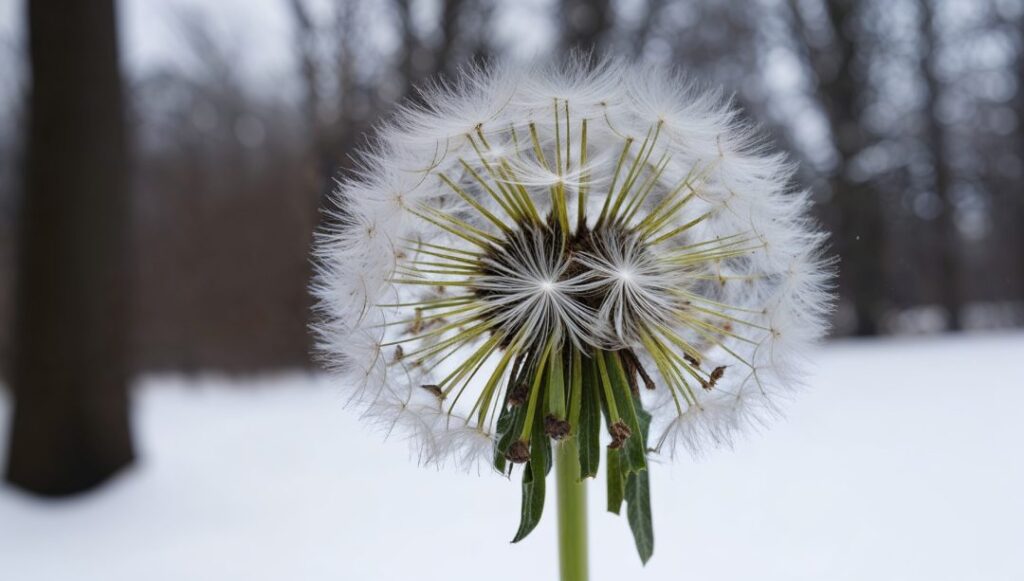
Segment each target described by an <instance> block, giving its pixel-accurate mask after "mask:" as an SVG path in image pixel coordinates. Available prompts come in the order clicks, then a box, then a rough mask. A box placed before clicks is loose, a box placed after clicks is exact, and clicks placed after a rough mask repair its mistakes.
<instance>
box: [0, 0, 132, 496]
mask: <svg viewBox="0 0 1024 581" xmlns="http://www.w3.org/2000/svg"><path fill="white" fill-rule="evenodd" d="M28 33H29V53H30V57H31V72H32V89H31V97H30V121H29V127H30V129H29V142H28V153H27V157H28V160H27V166H28V169H27V177H26V183H27V187H26V195H25V197H24V200H23V203H22V211H21V221H20V224H21V237H20V240H21V242H20V246H19V278H18V286H17V291H16V301H17V315H16V322H15V326H16V329H15V337H16V346H15V357H14V364H13V370H12V381H11V383H12V386H13V388H14V396H15V405H14V421H13V425H12V431H11V441H10V455H9V465H8V472H7V478H8V479H9V480H10V481H11V482H12V483H14V484H15V485H17V486H20V487H23V488H25V489H27V490H30V491H32V492H36V493H40V494H46V495H65V494H71V493H75V492H79V491H82V490H86V489H88V488H91V487H93V486H95V485H97V484H99V483H101V482H103V481H104V480H106V479H107V478H108V477H110V476H111V475H112V474H114V473H116V472H117V471H118V470H120V469H121V468H123V467H124V466H126V465H128V464H129V463H130V462H131V461H132V458H133V448H132V439H131V433H130V429H129V418H128V394H127V383H128V362H127V360H126V355H125V354H126V350H125V339H126V331H127V325H126V303H127V298H128V293H127V288H126V286H127V285H126V279H127V273H126V270H127V268H126V267H127V255H126V253H127V244H126V238H127V229H128V216H129V199H128V189H127V182H126V143H125V141H126V139H125V122H124V113H123V107H122V86H121V77H120V73H119V68H118V51H117V28H116V23H115V9H114V1H113V0H90V1H86V0H78V1H72V2H68V1H59V0H33V1H32V2H30V3H29V4H28Z"/></svg>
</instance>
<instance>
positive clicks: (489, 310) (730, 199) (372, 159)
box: [312, 57, 831, 469]
mask: <svg viewBox="0 0 1024 581" xmlns="http://www.w3.org/2000/svg"><path fill="white" fill-rule="evenodd" d="M357 159H358V162H359V168H358V169H357V170H356V171H355V172H354V173H353V174H352V175H350V176H349V177H347V178H346V179H344V180H342V181H341V182H340V183H339V184H338V187H337V189H336V191H335V192H334V195H333V197H332V199H333V201H334V203H335V207H336V209H335V210H334V211H332V212H331V213H330V214H329V217H328V220H327V222H328V225H327V226H325V227H324V228H323V229H322V231H321V232H320V233H319V234H318V237H317V241H316V247H315V250H314V256H315V258H316V277H315V281H314V283H313V287H312V292H313V294H314V296H315V297H316V300H317V312H318V314H319V322H318V324H317V325H316V327H315V329H316V331H317V335H318V343H317V348H318V351H319V353H320V354H321V357H322V358H323V359H324V360H325V362H326V363H327V364H328V366H329V367H330V368H332V369H336V370H338V372H339V373H341V374H342V376H343V380H342V381H341V382H339V383H340V385H342V386H344V389H346V390H348V394H349V400H350V401H351V405H353V406H355V407H357V408H359V409H360V410H362V412H363V413H364V415H365V416H366V417H367V419H368V420H369V421H370V422H371V423H372V424H373V425H376V426H378V427H380V428H381V429H382V430H383V431H385V432H386V433H388V434H390V435H392V437H395V436H396V434H401V436H400V437H403V438H405V437H407V438H408V439H409V441H410V442H411V443H412V447H413V450H414V452H415V453H416V455H417V457H419V458H420V460H421V461H423V462H425V463H430V464H435V465H453V466H458V467H462V468H469V469H473V468H479V467H480V466H481V465H484V464H488V463H491V462H497V463H498V464H500V463H501V457H502V454H496V450H497V448H498V447H499V446H500V444H499V440H500V439H501V438H500V437H501V435H502V432H501V430H503V429H504V430H508V426H507V425H504V424H503V425H502V426H499V424H500V423H501V422H500V420H501V418H502V417H506V418H507V417H511V416H509V414H512V413H513V411H514V410H516V409H519V407H518V406H524V407H523V410H524V413H525V410H526V409H533V410H535V411H533V412H530V413H534V414H535V415H537V417H538V418H542V419H543V418H545V417H546V416H547V417H550V418H554V419H555V420H557V421H550V422H548V423H549V424H550V425H551V426H554V427H558V428H559V430H568V432H569V434H571V435H575V430H576V429H577V428H578V425H577V424H574V423H573V421H574V420H573V418H572V417H571V415H572V412H571V409H572V403H573V402H574V401H576V399H575V398H594V399H593V400H592V401H594V402H596V403H594V405H606V404H604V403H601V402H605V401H606V399H607V394H605V393H604V392H602V389H603V388H607V389H609V390H614V389H624V388H623V385H624V384H621V383H616V381H618V378H622V380H624V381H626V384H628V385H627V387H628V389H629V390H631V392H632V393H633V394H635V397H636V402H637V403H636V405H637V406H639V407H640V408H642V409H643V410H646V412H649V413H650V414H651V416H652V423H651V427H650V435H649V436H643V437H646V438H648V444H649V446H648V447H651V448H656V449H657V450H659V451H661V452H663V453H665V454H666V455H667V456H671V455H672V454H673V453H674V452H675V451H677V450H688V451H690V452H693V453H699V452H701V451H703V450H706V449H708V448H712V447H715V446H719V445H729V444H730V443H731V442H732V441H733V438H734V436H735V435H736V434H737V433H740V432H742V431H744V430H746V429H750V428H752V427H753V428H759V427H763V426H764V425H765V424H766V423H767V421H768V420H770V419H771V418H773V417H775V416H776V415H777V414H778V402H779V400H780V398H784V397H785V396H786V394H787V393H788V392H790V391H791V390H792V388H793V387H794V386H798V385H800V384H801V382H802V381H803V378H804V376H805V371H804V370H805V368H806V363H807V353H808V349H809V348H810V346H812V345H813V344H814V343H815V342H816V341H817V340H818V339H819V338H820V337H821V336H822V334H823V333H824V330H825V321H826V318H827V315H828V312H829V309H830V308H831V295H830V290H829V285H830V280H831V278H830V277H831V274H830V271H829V268H828V261H827V260H825V259H824V258H823V255H822V251H821V247H822V244H823V237H822V235H821V234H820V233H819V232H818V230H817V228H816V227H815V226H814V224H813V223H812V222H811V221H810V219H809V218H808V208H809V204H810V198H809V196H808V194H807V193H806V192H799V191H794V190H793V189H792V188H791V186H790V180H791V177H792V174H793V167H792V164H790V163H788V162H787V161H786V159H785V157H784V156H783V155H781V154H777V153H774V152H772V151H771V150H770V147H769V145H768V144H767V143H766V142H765V141H764V140H763V139H762V137H761V135H760V134H759V133H758V132H757V131H756V130H755V128H753V127H751V126H749V125H748V124H746V123H745V122H743V121H741V119H740V116H739V115H738V114H737V112H736V110H735V108H733V106H732V105H731V103H729V101H728V100H726V99H724V98H723V97H722V96H721V94H720V92H716V91H705V90H702V89H700V88H699V87H697V86H696V85H694V84H692V83H689V82H688V81H687V80H686V79H685V78H684V77H682V76H681V75H679V74H678V73H676V72H674V71H669V70H666V69H664V68H661V67H657V66H645V65H638V64H636V63H633V62H629V61H625V60H617V59H606V60H597V61H590V60H587V59H586V58H583V57H573V58H570V59H569V60H567V61H564V62H558V63H543V64H537V65H529V66H516V65H511V64H498V65H496V66H494V67H491V68H487V69H485V68H479V67H471V68H468V69H466V70H464V71H462V72H461V73H460V74H459V75H457V76H456V77H455V78H454V79H453V80H451V81H449V82H444V83H442V82H438V83H435V84H433V85H430V86H428V87H427V88H426V89H424V91H423V92H422V95H421V98H420V99H419V100H417V104H409V105H405V106H403V107H402V108H401V109H400V110H399V111H398V113H397V114H396V115H395V116H394V117H393V118H392V119H390V120H389V121H387V122H386V123H385V124H384V125H382V126H381V127H380V128H379V129H378V131H377V133H376V136H375V138H374V139H373V140H372V142H371V143H370V144H369V145H368V147H367V148H366V149H365V151H363V152H361V153H360V154H359V155H358V158H357ZM599 362H600V363H601V364H602V365H603V364H607V368H606V369H604V375H602V373H600V369H598V368H599V367H600V365H599V364H598V363H599ZM588 366H589V367H588ZM557 373H560V374H562V376H560V377H561V379H560V380H558V381H555V383H552V377H553V375H552V374H557ZM577 377H585V378H586V380H585V381H574V378H577ZM606 381H607V382H610V383H607V384H606ZM550 385H561V387H562V389H564V390H565V394H564V396H565V397H564V398H562V399H563V400H564V401H562V404H561V405H562V406H563V407H559V406H560V404H559V401H560V400H559V398H551V397H549V396H548V395H539V393H540V392H541V391H543V390H548V389H552V388H551V387H549V386H550ZM544 393H545V394H547V392H546V391H544ZM609 393H611V392H609ZM625 397H627V399H629V398H632V397H634V396H631V395H626V396H625ZM531 398H532V399H533V401H534V404H533V407H532V408H530V406H529V402H530V400H531ZM563 408H564V409H563ZM638 409H639V408H638ZM536 410H540V411H536ZM605 411H610V410H605ZM516 413H519V412H516ZM543 423H544V422H542V421H538V422H537V425H541V424H543ZM523 426H525V427H522V434H521V435H518V434H513V436H515V437H509V438H506V445H507V444H508V442H518V445H519V448H518V450H519V452H522V451H523V450H528V449H530V444H529V439H530V430H531V425H530V424H529V423H528V422H527V423H525V424H523ZM610 428H611V426H609V429H610ZM616 429H618V428H616ZM634 431H635V430H634ZM555 435H557V434H555ZM552 437H554V436H552ZM629 437H641V436H639V435H636V436H629ZM513 456H515V455H514V454H513ZM496 459H497V460H496Z"/></svg>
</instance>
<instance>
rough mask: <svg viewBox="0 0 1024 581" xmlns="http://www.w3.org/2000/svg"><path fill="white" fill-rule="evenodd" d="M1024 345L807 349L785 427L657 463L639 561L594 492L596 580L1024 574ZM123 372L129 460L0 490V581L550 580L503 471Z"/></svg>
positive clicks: (265, 389) (319, 383)
mask: <svg viewBox="0 0 1024 581" xmlns="http://www.w3.org/2000/svg"><path fill="white" fill-rule="evenodd" d="M1022 356H1024V334H1022V333H1020V332H1016V333H1004V334H989V335H967V336H963V337H959V338H940V339H921V338H915V339H889V340H883V341H875V342H856V341H844V342H838V343H833V344H830V345H829V346H827V347H824V348H822V349H821V351H820V353H819V354H818V355H817V357H816V360H817V361H818V362H819V363H818V365H819V370H818V373H817V374H816V376H815V378H814V380H813V382H812V383H813V384H814V385H815V388H814V389H812V390H810V391H807V392H806V393H803V394H801V395H800V397H798V398H797V399H796V400H795V401H794V402H792V404H791V405H789V406H788V419H787V420H784V421H782V422H780V423H778V424H776V425H775V426H773V427H772V428H771V429H769V430H767V431H766V432H764V433H762V434H757V435H754V436H752V437H749V438H747V439H745V440H743V441H741V442H740V443H739V444H737V446H736V447H735V449H734V450H732V451H729V450H723V451H719V452H717V453H714V454H711V455H709V456H708V457H707V458H704V459H702V460H699V461H693V460H691V459H689V458H683V459H678V460H677V461H676V462H673V463H672V464H664V465H658V466H655V467H654V471H653V474H652V485H653V491H652V495H653V500H654V511H655V513H654V514H655V533H656V546H655V553H654V558H653V559H652V561H651V562H650V563H649V564H648V566H647V567H646V570H645V571H644V570H642V568H641V566H640V564H639V561H638V559H637V557H636V554H635V551H634V549H633V546H632V540H631V537H630V535H629V532H628V526H627V523H626V521H625V519H624V518H620V517H615V516H612V515H609V514H606V513H604V512H602V505H603V503H604V494H603V492H602V490H601V486H600V485H598V486H592V487H591V490H592V494H591V497H590V501H591V504H592V507H591V511H592V512H591V515H592V517H591V518H592V520H591V523H592V541H591V542H592V555H591V566H592V569H593V575H592V578H593V579H594V580H595V581H601V580H612V579H634V578H636V579H649V580H654V579H677V578H679V579H695V580H699V579H716V580H733V579H736V580H740V579H743V580H748V579H758V580H774V579H778V580H786V581H794V580H803V579H808V580H809V579H814V580H826V579H827V580H829V581H840V580H857V581H861V580H864V579H872V580H873V581H885V580H917V579H920V580H928V581H940V580H957V581H960V580H963V579H984V580H987V581H996V580H1011V579H1013V580H1019V579H1022V578H1024V494H1022V492H1021V491H1024V460H1022V454H1021V443H1022V442H1024V422H1022V421H1021V419H1020V413H1021V409H1022V407H1024V389H1022V388H1024V366H1022V365H1021V358H1022ZM141 383H142V385H141V386H140V390H139V391H138V394H137V396H136V400H135V414H136V415H135V424H136V433H137V438H138V445H139V448H140V452H141V461H140V462H139V463H138V465H137V466H136V467H135V468H133V469H132V470H130V471H129V472H127V473H125V474H124V475H123V476H121V477H119V478H118V479H116V480H115V481H114V482H113V483H111V484H110V485H109V486H106V487H105V488H103V489H101V490H99V491H98V492H96V493H93V494H90V495H87V496H83V497H80V498H76V499H72V500H66V501H60V502H52V501H42V500H37V499H34V498H32V497H28V496H26V495H23V494H21V493H19V492H16V491H15V490H14V489H12V488H10V487H2V488H0V578H2V579H4V580H5V581H21V580H33V581H35V580H51V579H53V580H57V579H60V580H63V579H76V580H78V579H102V580H112V581H116V580H121V579H124V580H137V579H147V580H161V579H168V580H172V579H173V580H181V579H189V580H233V579H245V580H260V579H268V580H269V579H275V580H276V579H302V580H319V579H331V580H341V579H487V580H488V581H491V580H494V581H497V580H501V579H516V580H521V579H528V578H532V579H553V578H555V575H556V565H555V547H554V542H555V536H554V533H555V531H554V521H553V517H554V510H553V504H550V502H551V498H549V504H548V507H547V514H546V516H545V519H544V520H543V522H542V523H541V526H540V527H539V528H538V529H537V530H536V531H535V532H534V533H533V535H532V536H530V537H529V538H528V539H527V540H526V541H524V542H522V543H520V544H518V545H510V544H509V543H508V541H509V539H510V538H511V536H512V534H513V532H514V530H515V527H516V524H517V520H516V519H517V516H518V502H519V485H518V482H517V481H513V482H508V481H505V480H503V479H501V478H500V477H497V476H494V475H491V474H489V473H484V474H482V475H469V476H467V475H464V474H460V473H453V472H438V471H436V470H433V469H426V468H419V467H417V466H416V465H415V463H414V462H412V461H410V459H409V457H408V453H407V450H406V447H405V445H404V443H402V442H399V441H388V442H383V441H382V438H381V436H380V435H379V434H375V433H368V432H366V431H365V430H364V429H363V427H362V425H361V424H360V423H359V422H358V420H357V418H355V417H354V414H352V413H351V412H350V411H348V410H345V409H343V407H342V403H343V402H342V400H341V396H340V395H339V394H338V393H337V391H336V390H335V388H334V387H332V386H331V385H330V382H329V381H327V380H326V379H324V378H322V377H316V376H303V375H287V376H280V377H267V378H261V379H259V380H255V381H243V380H238V379H235V380H228V379H219V378H210V377H208V378H203V379H198V380H195V379H193V380H189V379H186V378H177V377H154V378H147V379H146V380H144V381H142V382H141ZM0 393H2V392H0ZM8 411H9V402H7V401H6V400H2V399H0V434H2V435H3V436H0V439H2V437H4V436H5V435H6V427H7V423H6V422H7V421H8V418H7V416H8ZM2 445H3V442H0V446H2Z"/></svg>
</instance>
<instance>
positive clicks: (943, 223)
mask: <svg viewBox="0 0 1024 581" xmlns="http://www.w3.org/2000/svg"><path fill="white" fill-rule="evenodd" d="M933 4H934V0H920V2H919V3H918V9H919V10H920V16H919V20H920V26H921V31H920V34H921V40H922V43H921V44H922V48H921V51H922V52H921V74H922V77H923V79H924V83H925V87H926V90H927V92H928V94H927V96H926V98H925V103H924V111H923V112H922V113H923V114H924V119H925V126H926V128H927V134H926V138H927V139H926V143H927V147H928V153H929V157H930V158H931V163H932V174H933V180H932V184H931V185H932V187H933V188H934V190H935V195H936V196H938V198H939V206H940V207H939V210H938V214H937V216H936V217H935V226H936V228H937V229H938V234H939V240H940V249H939V252H938V253H936V254H937V256H938V259H939V262H940V264H939V276H940V281H939V289H940V296H941V301H942V306H943V307H944V308H945V310H946V316H947V317H948V318H947V328H948V329H950V330H952V331H958V330H960V329H961V327H962V326H963V325H962V323H961V317H960V309H961V306H962V303H963V298H962V294H963V293H962V291H961V286H962V281H961V273H960V261H959V253H960V247H961V244H960V241H959V234H958V232H957V228H956V224H955V222H954V220H953V217H954V210H955V208H954V206H953V199H952V195H951V191H950V190H951V189H952V188H951V186H952V179H953V176H952V167H951V164H950V159H949V156H948V148H949V144H948V139H947V131H946V128H945V127H944V126H943V124H942V121H941V120H940V118H939V110H938V109H939V100H940V99H941V98H942V91H943V86H942V81H940V80H939V72H938V69H939V59H940V58H941V54H940V53H941V51H940V48H941V47H940V46H939V38H938V35H939V31H938V29H937V25H936V23H935V9H934V6H933Z"/></svg>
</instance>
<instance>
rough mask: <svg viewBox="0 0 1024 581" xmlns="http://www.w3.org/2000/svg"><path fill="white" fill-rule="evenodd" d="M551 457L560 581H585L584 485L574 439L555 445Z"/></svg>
mask: <svg viewBox="0 0 1024 581" xmlns="http://www.w3.org/2000/svg"><path fill="white" fill-rule="evenodd" d="M555 455H556V456H555V479H556V484H557V487H558V555H559V560H560V562H561V571H562V581H587V577H588V574H587V484H586V481H583V480H581V479H580V459H579V452H578V450H577V448H576V438H575V436H571V437H568V438H566V439H564V440H562V441H561V442H558V443H556V444H555Z"/></svg>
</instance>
